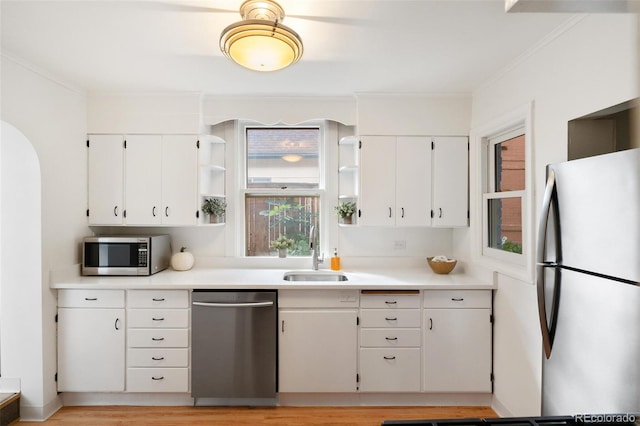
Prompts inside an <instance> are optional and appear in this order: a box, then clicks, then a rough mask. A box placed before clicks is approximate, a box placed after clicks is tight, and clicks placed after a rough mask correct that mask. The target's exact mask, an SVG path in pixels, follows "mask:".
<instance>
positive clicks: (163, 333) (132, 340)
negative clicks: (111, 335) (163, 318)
mask: <svg viewBox="0 0 640 426" xmlns="http://www.w3.org/2000/svg"><path fill="white" fill-rule="evenodd" d="M127 342H128V347H130V348H187V347H188V346H189V330H187V329H180V328H176V329H157V330H149V329H146V328H133V329H131V330H128V332H127Z"/></svg>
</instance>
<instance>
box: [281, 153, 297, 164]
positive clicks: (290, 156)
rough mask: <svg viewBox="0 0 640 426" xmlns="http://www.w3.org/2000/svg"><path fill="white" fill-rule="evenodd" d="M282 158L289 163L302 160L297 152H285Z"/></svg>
mask: <svg viewBox="0 0 640 426" xmlns="http://www.w3.org/2000/svg"><path fill="white" fill-rule="evenodd" d="M282 159H283V160H284V161H287V162H289V163H297V162H298V161H300V160H302V156H301V155H298V154H286V155H283V156H282Z"/></svg>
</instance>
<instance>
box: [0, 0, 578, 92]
mask: <svg viewBox="0 0 640 426" xmlns="http://www.w3.org/2000/svg"><path fill="white" fill-rule="evenodd" d="M241 2H242V0H207V1H188V0H144V1H137V2H133V1H124V0H118V1H116V0H112V1H94V0H90V1H82V0H75V1H56V0H44V1H31V0H0V8H1V9H0V18H1V29H2V34H1V37H2V50H3V52H5V53H6V54H7V55H10V56H13V57H17V58H19V59H22V60H24V61H25V62H26V63H29V64H32V65H34V66H35V67H37V68H39V69H43V70H46V71H47V72H48V73H49V74H51V75H52V76H55V77H57V78H59V79H61V80H63V81H65V82H70V83H72V84H74V85H75V86H77V87H80V88H82V89H85V90H88V91H136V92H137V91H162V92H170V91H196V92H204V93H209V94H219V95H236V94H241V95H249V94H251V95H348V94H354V93H363V92H369V93H371V92H375V93H408V92H409V93H415V92H418V93H470V92H471V91H473V90H474V89H475V88H476V87H478V86H479V85H481V84H482V83H483V82H484V81H487V80H488V79H489V78H490V77H491V76H492V75H494V74H495V73H496V72H499V71H500V70H501V69H502V68H504V67H505V66H508V65H509V64H511V63H513V62H514V61H515V60H517V58H518V57H519V56H520V55H522V54H523V53H524V52H526V51H528V50H529V49H531V48H532V47H534V46H535V45H536V44H537V43H539V42H540V41H541V40H543V39H544V38H545V37H546V36H547V35H548V34H549V33H551V32H553V31H554V29H556V28H558V27H559V26H561V25H562V24H563V23H564V22H566V21H567V20H568V19H570V18H571V15H567V14H546V13H545V14H540V13H536V14H529V13H519V14H507V13H505V12H504V0H487V1H485V0H468V1H463V0H438V1H436V0H413V1H400V0H376V1H367V0H279V3H280V4H281V5H282V7H283V8H284V9H285V12H286V17H285V19H284V22H283V23H284V24H285V25H287V26H289V27H291V28H292V29H294V30H295V31H296V32H298V34H300V36H301V38H302V40H303V43H304V55H303V57H302V59H301V60H300V62H298V63H297V64H295V65H294V66H292V67H290V68H288V69H285V70H282V71H276V72H272V73H259V72H255V71H249V70H246V69H243V68H241V67H240V66H238V65H236V64H234V63H232V62H231V61H230V60H228V59H227V58H225V57H224V56H223V55H222V53H221V52H220V50H219V47H218V41H219V37H220V33H221V31H222V30H223V29H224V28H225V27H226V26H227V25H229V24H231V23H233V22H236V21H239V20H240V19H241V18H240V15H239V13H238V9H239V6H240V3H241Z"/></svg>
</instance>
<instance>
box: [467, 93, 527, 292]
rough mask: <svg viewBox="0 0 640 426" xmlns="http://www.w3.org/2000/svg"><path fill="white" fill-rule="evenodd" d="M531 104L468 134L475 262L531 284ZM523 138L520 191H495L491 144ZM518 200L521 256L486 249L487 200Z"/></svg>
mask: <svg viewBox="0 0 640 426" xmlns="http://www.w3.org/2000/svg"><path fill="white" fill-rule="evenodd" d="M532 110H533V102H531V103H528V104H526V105H523V106H521V107H519V108H515V109H514V110H513V111H512V112H510V113H508V114H506V115H504V116H503V117H500V118H498V119H496V120H493V121H492V122H490V123H488V124H486V125H484V126H482V127H479V128H477V129H475V130H474V131H472V137H471V140H473V141H474V145H475V156H476V173H475V176H476V178H477V184H476V186H475V188H476V197H475V200H476V202H475V213H476V214H475V217H477V218H478V221H479V222H478V223H477V224H475V226H474V228H475V232H474V235H475V237H474V241H475V242H474V249H473V250H472V253H474V255H473V257H474V259H475V260H476V261H478V262H479V263H480V264H482V265H483V266H485V267H488V268H491V269H492V270H494V271H497V272H499V273H503V274H505V275H509V276H511V277H513V278H516V279H520V280H523V281H526V282H530V283H533V272H534V259H535V247H534V229H533V220H534V208H533V207H534V206H533V204H534V203H533V192H534V191H533V188H534V184H535V182H534V172H533V142H534V141H533V134H532V117H533V113H532ZM519 135H524V143H525V146H524V156H525V186H524V190H515V191H501V192H496V191H495V171H496V170H495V154H494V152H495V145H496V144H498V143H501V142H504V141H506V140H509V139H511V138H513V137H515V136H519ZM506 198H520V200H521V213H522V217H521V221H522V254H518V253H513V252H508V251H504V250H499V249H495V248H492V247H490V246H489V200H494V199H506Z"/></svg>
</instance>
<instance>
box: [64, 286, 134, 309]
mask: <svg viewBox="0 0 640 426" xmlns="http://www.w3.org/2000/svg"><path fill="white" fill-rule="evenodd" d="M58 307H59V308H124V290H58Z"/></svg>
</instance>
